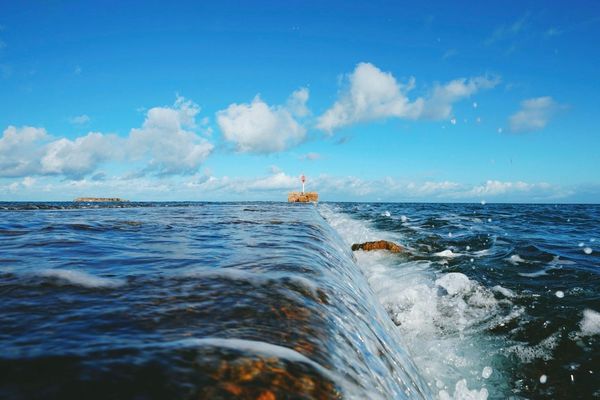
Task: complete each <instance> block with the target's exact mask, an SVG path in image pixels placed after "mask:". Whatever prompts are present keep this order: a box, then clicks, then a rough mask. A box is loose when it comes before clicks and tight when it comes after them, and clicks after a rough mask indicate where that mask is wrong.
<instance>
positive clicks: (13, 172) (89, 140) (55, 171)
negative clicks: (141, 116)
mask: <svg viewBox="0 0 600 400" xmlns="http://www.w3.org/2000/svg"><path fill="white" fill-rule="evenodd" d="M199 111H200V108H199V107H198V106H197V105H196V104H194V103H192V102H191V101H188V100H186V99H184V98H183V97H177V100H176V101H175V104H174V105H173V106H172V107H154V108H152V109H150V110H148V112H147V114H146V119H145V121H144V123H143V125H142V127H141V128H138V129H132V130H131V132H130V134H129V136H128V137H124V138H123V137H119V136H116V135H106V134H102V133H100V132H90V133H88V134H87V135H85V136H80V137H77V138H75V139H68V138H64V137H63V138H58V139H56V138H54V139H53V138H52V137H51V136H49V135H48V134H47V133H46V131H45V130H44V129H43V128H34V127H27V126H26V127H22V128H16V127H14V126H9V127H8V128H7V129H6V130H5V131H4V133H3V135H2V137H1V138H0V177H22V176H30V175H61V176H64V177H67V178H70V179H77V180H81V179H82V178H83V177H84V176H86V175H88V174H91V173H93V172H94V171H95V170H96V169H97V168H98V166H99V165H100V164H102V163H105V162H119V161H123V160H126V161H130V160H136V161H139V162H140V163H144V164H145V165H146V166H145V167H144V168H143V171H142V175H143V173H146V172H154V173H156V174H159V175H171V174H174V175H176V174H193V173H195V172H196V171H197V170H198V168H199V167H200V165H201V164H202V163H203V162H204V161H205V159H206V158H207V157H208V155H209V154H210V153H211V151H212V149H213V147H214V146H213V145H212V144H211V143H209V142H208V141H207V140H206V139H204V138H202V137H201V136H199V135H197V134H196V133H195V132H194V131H193V129H194V128H196V121H195V118H196V115H197V114H198V112H199ZM206 122H207V121H204V122H203V123H202V126H201V127H200V129H201V130H203V129H204V130H205V129H206V128H207V124H206Z"/></svg>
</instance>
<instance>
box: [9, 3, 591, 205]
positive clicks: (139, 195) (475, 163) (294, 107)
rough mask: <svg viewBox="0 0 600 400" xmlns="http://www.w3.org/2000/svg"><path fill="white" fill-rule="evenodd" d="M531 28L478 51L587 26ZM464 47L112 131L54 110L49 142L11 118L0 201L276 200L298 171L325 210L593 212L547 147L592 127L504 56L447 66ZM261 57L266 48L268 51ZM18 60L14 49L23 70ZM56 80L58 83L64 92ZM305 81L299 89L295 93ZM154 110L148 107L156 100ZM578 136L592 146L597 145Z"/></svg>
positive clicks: (213, 102)
mask: <svg viewBox="0 0 600 400" xmlns="http://www.w3.org/2000/svg"><path fill="white" fill-rule="evenodd" d="M540 15H541V14H540ZM155 17H156V16H155ZM40 18H41V17H40ZM540 18H541V17H539V15H538V14H536V13H532V12H529V11H527V12H525V13H523V14H521V15H520V16H519V15H517V16H516V17H512V21H511V18H508V17H507V18H506V19H505V20H504V21H498V23H497V24H496V27H495V28H492V29H489V28H487V27H485V29H488V32H487V34H486V35H482V37H483V38H484V39H478V40H479V43H478V44H477V46H479V47H478V48H479V50H478V51H480V52H488V53H487V54H494V55H495V54H502V57H503V58H506V59H510V58H511V57H513V55H514V54H516V53H518V52H519V51H520V46H526V45H527V41H538V42H539V41H545V42H544V43H548V42H549V41H551V40H560V39H561V38H564V37H565V36H567V35H568V32H569V29H571V30H573V31H576V32H579V31H580V30H582V29H584V28H585V29H591V28H590V27H592V28H593V27H594V26H595V25H594V23H593V22H589V23H587V25H581V26H583V28H582V27H581V26H574V27H573V26H571V27H566V28H564V27H563V28H561V29H559V28H557V27H548V28H546V29H544V30H541V29H539V28H538V27H537V26H536V24H539V19H540ZM430 20H431V21H433V20H434V19H430ZM0 22H3V21H0ZM317 22H318V21H317ZM321 22H322V21H321ZM442 25H443V24H442ZM3 26H4V25H3ZM392 26H393V25H392ZM190 29H191V28H190ZM385 29H390V30H391V31H390V32H393V29H397V28H394V27H390V28H385ZM423 29H429V28H427V27H426V28H423ZM594 29H595V28H594ZM578 30H579V31H578ZM5 31H6V30H4V31H2V32H0V39H2V41H1V42H0V43H2V44H3V46H2V47H1V48H0V67H1V68H2V69H1V72H2V79H3V80H4V81H5V82H11V80H15V79H16V78H15V75H14V74H15V67H14V66H13V65H12V64H11V63H10V61H11V59H10V57H7V55H6V54H7V52H8V51H9V50H11V47H12V44H11V43H13V42H14V43H17V44H18V40H17V39H16V38H14V37H11V36H9V37H8V38H6V39H5V36H6V34H5ZM594 32H595V30H594ZM208 34H212V33H211V32H210V31H208ZM246 34H247V35H248V36H250V37H252V35H254V32H252V31H248V32H246ZM437 34H438V35H439V32H438V33H437ZM432 37H436V36H432ZM531 38H534V39H531ZM368 39H369V38H368V37H366V38H364V40H368ZM11 40H12V42H11ZM161 40H162V39H161ZM303 40H307V39H306V38H303ZM436 40H437V43H441V42H442V40H441V39H440V37H437V39H436ZM248 43H251V41H250V42H248ZM566 43H569V42H568V41H567V42H566ZM468 45H471V46H472V44H467V43H466V42H465V43H463V47H464V49H463V50H458V49H457V47H460V45H459V44H458V43H454V44H452V45H451V46H454V47H446V48H445V49H444V48H443V47H442V45H440V47H441V48H440V50H443V51H440V53H439V55H438V57H439V58H438V63H439V64H440V65H438V66H435V65H434V66H428V68H415V64H414V62H411V61H410V60H409V59H408V61H407V62H406V67H403V66H402V63H401V62H400V63H397V62H395V61H392V62H390V61H389V60H390V59H389V57H383V56H382V54H383V53H384V52H385V49H376V50H374V51H365V52H364V53H365V54H368V53H370V54H373V55H374V56H373V59H368V58H367V59H364V58H363V57H361V58H363V59H359V60H355V61H354V62H352V63H348V62H337V63H336V65H338V66H339V67H338V70H337V71H331V68H329V70H328V71H329V72H328V73H323V72H322V71H324V64H322V65H321V64H319V66H318V67H315V71H311V70H308V69H307V71H308V72H307V77H306V78H304V77H299V79H294V80H290V79H279V78H278V75H277V74H278V70H277V68H273V69H268V72H269V76H268V78H267V79H266V80H262V81H261V80H260V79H258V78H257V82H256V84H254V83H253V82H252V81H251V79H252V78H250V80H239V79H237V78H236V77H235V76H236V74H237V72H236V71H239V72H240V73H241V74H243V75H244V76H254V75H256V76H257V77H258V76H259V74H258V71H259V70H258V69H256V70H253V69H252V67H245V66H241V65H240V66H239V69H238V70H235V69H233V67H231V68H230V69H229V71H228V73H229V74H230V75H229V77H231V78H232V80H231V83H232V84H231V86H235V85H238V86H239V87H240V88H239V89H231V90H228V91H214V92H211V91H210V90H209V89H210V84H209V83H207V84H206V89H205V90H203V95H202V96H200V97H198V94H197V93H195V92H196V91H195V90H193V85H194V84H193V83H189V84H185V83H184V84H182V83H181V82H179V83H177V85H176V90H172V91H170V93H171V96H173V94H174V95H175V100H174V102H173V103H172V104H170V105H154V106H152V107H148V108H140V111H142V112H143V120H141V121H137V122H134V121H135V116H136V113H134V112H133V111H129V113H130V114H131V115H130V116H124V111H118V112H116V114H115V115H117V114H118V117H116V118H115V121H116V123H115V124H111V123H110V122H107V121H110V120H111V119H112V118H111V112H110V111H106V110H104V111H100V108H101V107H99V105H101V103H97V102H93V101H87V100H86V101H83V102H82V104H84V106H83V107H73V106H72V104H71V103H69V105H68V106H67V102H65V104H64V105H63V104H61V102H60V101H58V102H57V106H56V110H58V111H59V112H62V113H63V116H62V117H60V118H61V119H62V120H63V121H64V122H65V123H66V124H63V125H62V126H61V127H60V129H57V126H58V125H59V124H57V123H56V122H53V121H54V120H55V119H56V117H55V115H53V114H51V113H47V114H44V113H40V115H39V116H38V115H35V116H34V115H33V114H29V116H28V115H27V114H26V113H24V112H23V113H21V111H20V110H19V112H18V113H17V111H16V108H12V111H11V113H12V114H9V115H5V116H4V117H2V118H0V123H2V122H4V123H5V124H4V128H3V131H2V135H1V136H0V201H3V200H46V199H49V200H69V199H70V198H72V197H77V196H79V195H102V194H104V195H110V196H121V197H133V198H134V199H139V200H145V199H156V200H161V199H162V200H177V199H189V200H240V199H258V200H267V199H272V200H278V199H283V198H284V197H283V193H284V192H285V191H287V190H290V189H295V188H297V186H298V179H297V176H298V175H299V174H300V173H301V172H305V173H306V172H308V173H307V175H309V182H310V187H312V188H313V189H316V190H319V192H320V193H321V198H323V199H330V200H366V201H378V200H379V201H480V200H487V201H537V202H544V201H549V202H560V201H593V202H598V201H600V182H599V181H598V180H597V177H595V178H594V174H593V173H591V172H590V171H589V170H591V169H594V168H597V166H598V165H600V164H594V163H596V162H598V163H600V160H599V159H598V156H597V155H596V154H595V153H592V152H590V151H589V150H587V149H586V148H583V147H581V146H580V151H581V153H582V154H581V155H577V154H576V151H577V147H578V146H577V144H576V143H569V144H567V145H566V146H562V147H561V146H560V144H559V142H560V141H561V140H562V138H568V137H570V135H572V134H573V132H574V131H577V134H576V136H577V138H578V140H581V139H582V138H585V137H586V135H590V134H591V132H594V131H595V132H596V133H597V132H598V129H599V127H598V124H597V123H596V122H595V121H594V122H592V123H590V122H589V121H587V120H585V119H583V117H581V116H579V117H578V119H573V117H571V116H572V115H574V114H577V113H578V112H579V109H580V107H581V106H580V102H579V101H578V100H577V99H576V98H574V97H573V95H568V94H569V93H571V92H568V91H565V90H564V88H563V86H560V85H559V84H557V83H555V84H553V85H550V84H547V85H535V87H534V85H532V84H531V83H528V82H527V80H523V79H521V81H520V82H519V81H515V75H517V74H515V72H514V70H513V67H512V66H509V65H508V64H507V63H506V61H505V60H504V59H503V58H498V59H497V60H496V63H497V64H498V66H497V67H494V68H490V65H492V64H493V63H492V64H490V63H488V62H487V58H489V56H488V57H487V58H486V62H480V64H479V65H477V66H472V65H465V64H464V63H460V62H459V59H460V58H461V57H463V55H464V54H468V50H467V49H466V48H467V47H468ZM272 46H274V47H276V46H278V44H276V42H275V39H273V42H272ZM427 46H431V45H427ZM427 46H424V47H425V48H427ZM555 46H556V45H555ZM164 48H165V49H166V48H167V47H164ZM24 49H25V48H23V49H20V50H19V49H17V50H15V51H21V52H22V53H21V56H22V55H23V54H25V55H29V56H31V57H33V56H34V54H29V53H28V52H27V50H24ZM134 51H135V50H134ZM420 51H422V50H420ZM557 51H558V50H557ZM382 52H383V53H382ZM109 54H110V50H109ZM415 54H416V53H415ZM473 54H474V53H473ZM418 55H419V54H416V55H415V57H417V56H418ZM17 56H18V54H17V55H15V57H17ZM113 56H114V57H117V53H114V54H113ZM323 56H324V57H327V55H326V54H323ZM588 56H590V54H589V52H588ZM594 56H595V53H594V54H592V55H591V57H594ZM470 57H471V58H473V57H474V56H473V55H471V56H470ZM351 58H354V56H353V57H351ZM365 58H366V57H365ZM386 59H387V61H385V60H386ZM84 61H85V60H82V61H78V62H76V63H74V64H73V65H74V66H73V65H71V66H70V67H69V68H70V71H71V72H70V73H71V77H69V78H68V79H78V80H79V79H84V78H85V76H86V74H88V73H90V74H92V73H94V65H92V64H89V65H87V66H85V67H82V65H83V64H85V63H84ZM451 63H453V64H451ZM509 63H510V61H509ZM315 64H318V60H315ZM450 64H451V65H453V67H452V68H446V67H445V65H450ZM224 65H227V66H229V65H234V64H233V63H227V64H225V63H224V64H220V65H219V67H217V68H213V69H207V70H206V71H205V73H206V72H207V71H208V74H209V75H211V76H215V77H220V76H221V75H220V74H219V69H222V68H223V66H224ZM421 66H423V65H421ZM107 68H109V67H107ZM172 68H175V67H174V66H172ZM207 68H208V67H207ZM88 71H89V72H88ZM107 71H109V72H110V71H112V70H110V69H107ZM242 71H243V72H242ZM465 71H466V72H465ZM490 71H492V72H490ZM96 73H97V74H98V73H99V72H96ZM406 73H408V74H407V75H405V74H406ZM535 73H536V72H533V74H535ZM29 74H30V75H31V76H34V77H35V76H36V75H37V74H38V73H37V71H34V70H31V71H30V72H29ZM142 74H143V72H142ZM336 74H337V77H338V79H337V82H336V80H335V75H336ZM23 76H24V75H23ZM191 76H194V75H191ZM223 76H224V77H225V75H223ZM327 76H329V77H330V78H329V80H327V79H325V78H326V77H327ZM19 79H21V80H22V81H25V82H26V81H27V79H30V80H31V79H34V78H22V77H21V78H19ZM44 79H48V78H44ZM50 79H52V78H50ZM61 79H63V85H66V83H65V82H67V81H66V79H67V78H61ZM96 79H101V75H96ZM304 79H308V83H304V84H302V83H299V82H298V81H299V80H300V81H302V80H304ZM129 80H130V81H133V80H135V77H134V76H130V77H129ZM530 80H531V81H534V80H535V79H534V75H531V77H530ZM288 81H289V82H290V83H288ZM207 82H208V81H207ZM248 82H252V84H249V83H248ZM261 82H264V91H263V90H262V89H261V87H260V86H261ZM305 82H306V81H305ZM244 85H246V86H244ZM14 88H15V89H14V90H15V98H16V99H17V100H19V101H21V102H26V101H27V99H31V98H32V96H33V98H34V99H38V98H41V97H40V96H43V94H42V93H39V94H36V93H37V92H36V91H34V89H33V88H31V89H28V90H29V92H27V90H24V89H22V88H21V87H20V86H18V85H17V86H14ZM274 88H276V89H274ZM286 88H287V89H286ZM181 89H183V90H181ZM90 90H91V89H90ZM93 90H94V91H93V92H92V98H93V96H94V94H93V93H101V90H100V88H99V87H97V86H94V87H93ZM284 90H287V93H286V94H285V95H284V96H281V94H282V91H284ZM165 92H166V93H168V92H169V91H168V90H162V93H165ZM178 92H181V93H184V94H185V95H186V97H183V96H182V95H179V94H178ZM188 92H193V94H192V96H190V95H189V94H188ZM32 93H33V94H32ZM194 93H195V94H194ZM593 95H595V94H593ZM187 96H190V97H189V98H188V97H187ZM160 97H161V98H163V101H161V103H163V104H164V102H165V100H166V102H168V97H167V98H165V96H164V95H162V96H160ZM213 97H216V99H213ZM277 98H279V99H280V101H275V102H272V101H271V100H272V99H277ZM0 101H2V104H3V105H6V106H7V107H4V108H5V109H11V108H10V107H11V106H10V103H9V101H8V98H7V97H3V95H0ZM115 101H117V102H118V101H119V99H115ZM159 101H160V100H159ZM87 103H89V104H88V105H87V106H86V105H85V104H87ZM155 104H156V103H155ZM199 104H201V105H202V108H201V106H200V105H199ZM94 105H95V106H96V107H94ZM61 107H64V108H65V109H64V110H63V111H61ZM137 107H139V103H138V106H137ZM32 110H34V107H33V105H32ZM56 110H55V112H57V111H56ZM583 112H585V110H584V111H583ZM11 115H12V116H11ZM44 117H45V118H44ZM45 120H48V122H47V123H46V122H45ZM119 121H121V122H119ZM123 121H127V123H128V125H126V124H125V123H122V122H123ZM590 137H593V139H590V140H592V142H593V143H597V141H598V139H597V137H598V135H595V136H594V135H593V134H592V136H590ZM550 155H553V157H552V156H550ZM565 158H566V159H567V160H569V159H570V160H573V162H574V163H573V164H574V165H575V164H577V165H576V166H573V168H574V170H575V171H576V168H579V171H584V173H583V174H582V177H581V176H578V178H577V179H573V180H572V181H571V180H569V179H568V178H557V177H559V176H563V175H565V174H561V172H560V170H559V169H558V167H556V166H555V162H554V161H553V160H554V159H565ZM274 164H275V165H278V167H273V165H274ZM594 165H595V167H594ZM267 166H271V167H269V169H270V170H269V172H266V173H265V170H266V169H267ZM537 166H540V167H541V168H538V167H537ZM544 166H545V167H547V168H545V167H544ZM582 167H583V168H582ZM571 176H575V174H573V173H571Z"/></svg>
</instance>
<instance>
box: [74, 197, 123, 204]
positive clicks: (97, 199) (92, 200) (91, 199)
mask: <svg viewBox="0 0 600 400" xmlns="http://www.w3.org/2000/svg"><path fill="white" fill-rule="evenodd" d="M73 201H74V202H77V203H79V202H85V203H109V202H110V203H117V202H127V201H129V200H125V199H121V198H119V197H78V198H76V199H75V200H73Z"/></svg>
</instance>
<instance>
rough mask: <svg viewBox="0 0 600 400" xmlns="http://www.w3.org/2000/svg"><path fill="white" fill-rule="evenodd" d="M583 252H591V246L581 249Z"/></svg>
mask: <svg viewBox="0 0 600 400" xmlns="http://www.w3.org/2000/svg"><path fill="white" fill-rule="evenodd" d="M583 252H584V253H585V254H592V248H591V247H586V248H585V249H583Z"/></svg>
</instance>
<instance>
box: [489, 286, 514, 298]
mask: <svg viewBox="0 0 600 400" xmlns="http://www.w3.org/2000/svg"><path fill="white" fill-rule="evenodd" d="M492 290H493V291H494V292H497V293H500V294H501V295H502V296H504V297H506V298H513V297H515V296H516V295H515V292H513V291H512V290H510V289H507V288H505V287H502V286H500V285H496V286H494V287H493V288H492Z"/></svg>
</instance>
